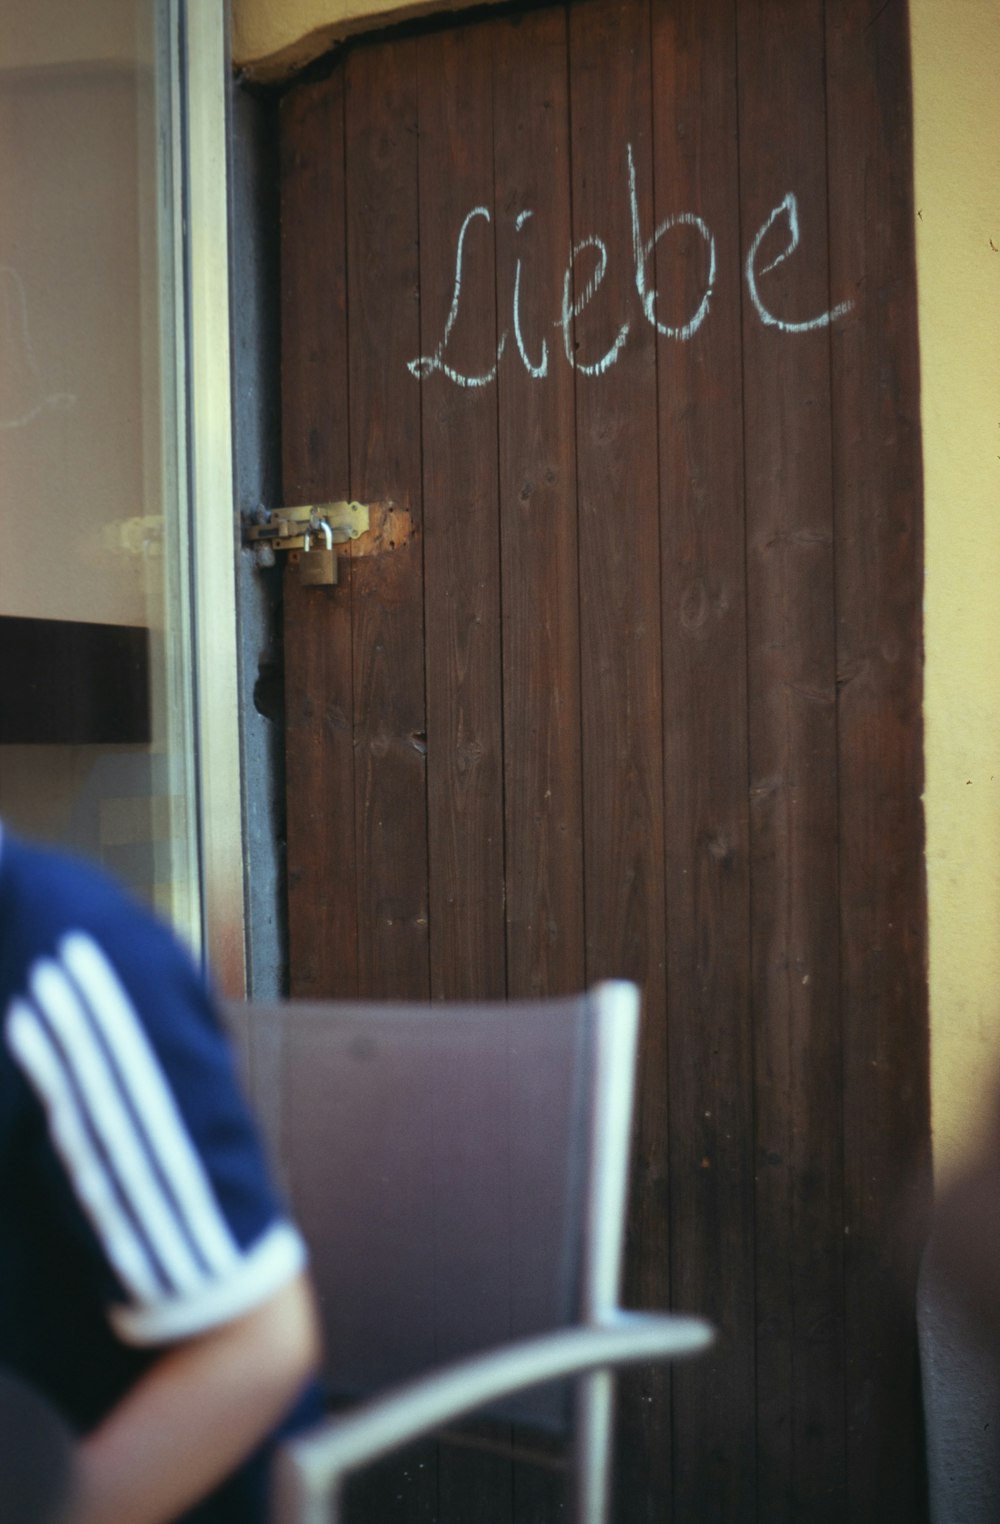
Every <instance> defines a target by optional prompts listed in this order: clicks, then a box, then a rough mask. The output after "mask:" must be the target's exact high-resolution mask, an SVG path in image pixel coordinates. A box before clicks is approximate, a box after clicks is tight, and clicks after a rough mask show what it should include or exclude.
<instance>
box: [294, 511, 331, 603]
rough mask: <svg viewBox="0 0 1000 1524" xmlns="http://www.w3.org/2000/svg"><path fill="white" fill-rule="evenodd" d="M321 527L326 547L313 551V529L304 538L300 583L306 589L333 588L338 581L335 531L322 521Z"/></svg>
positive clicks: (308, 530) (300, 564)
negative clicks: (334, 540)
mask: <svg viewBox="0 0 1000 1524" xmlns="http://www.w3.org/2000/svg"><path fill="white" fill-rule="evenodd" d="M319 527H320V531H321V533H322V535H323V538H324V539H325V541H326V544H325V545H321V546H318V547H317V548H316V549H315V550H313V548H312V544H311V541H312V530H311V529H307V530H306V532H305V534H304V535H303V537H302V556H301V559H300V561H299V581H300V582H301V583H302V584H303V586H305V587H333V585H334V583H335V582H336V581H337V552H336V551H335V550H334V548H333V530H332V529H331V528H330V526H329V524H327V523H326V522H324V521H322V520H321V521H320V526H319Z"/></svg>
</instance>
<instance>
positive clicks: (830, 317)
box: [0, 143, 854, 423]
mask: <svg viewBox="0 0 1000 1524" xmlns="http://www.w3.org/2000/svg"><path fill="white" fill-rule="evenodd" d="M625 147H626V172H627V176H628V201H629V215H630V220H631V233H632V262H633V267H634V272H635V289H636V291H637V292H638V295H639V302H640V304H641V306H642V311H643V314H644V316H645V317H646V320H647V321H648V322H649V323H650V324H651V325H652V326H653V327H654V328H655V329H656V331H657V333H659V334H662V335H663V336H664V337H665V338H669V339H677V340H679V341H681V342H686V341H688V340H690V339H692V338H694V336H695V334H696V333H697V332H698V330H699V328H700V327H701V326H702V324H703V323H704V322H705V319H706V318H707V317H708V314H709V308H710V306H711V303H712V298H713V295H714V292H715V279H716V272H717V259H716V244H715V236H714V234H713V233H712V230H711V228H710V227H709V226H708V224H707V223H706V222H705V220H704V219H703V218H702V217H699V216H698V214H697V213H696V212H673V213H671V215H670V216H669V217H665V218H664V219H663V220H662V222H659V223H658V224H657V225H656V228H655V230H654V232H653V235H652V237H651V238H644V237H643V231H642V219H641V217H640V214H639V195H638V189H637V184H636V170H635V157H634V155H633V152H632V144H631V143H627V144H626V145H625ZM534 215H535V213H534V210H531V209H525V210H522V211H520V212H518V214H517V217H516V219H515V223H514V227H515V230H516V231H517V232H518V233H519V232H520V231H521V229H522V228H523V227H524V226H525V224H526V223H527V222H528V221H529V220H530V219H531V218H532V217H534ZM782 217H784V218H785V219H786V220H787V227H788V237H787V242H786V244H785V247H784V248H783V249H781V250H780V252H779V253H777V254H776V255H775V256H774V258H773V259H772V260H771V261H770V263H769V264H766V265H764V266H763V268H762V269H758V268H757V259H758V255H759V254H760V248H761V245H762V243H763V242H764V239H765V238H766V237H767V235H768V233H769V232H770V231H771V229H772V228H773V227H774V226H775V224H776V223H777V222H778V220H779V219H780V218H782ZM477 218H482V219H483V220H484V221H485V222H487V223H488V222H490V221H491V220H492V219H491V217H490V213H489V210H488V209H487V208H486V207H485V206H474V207H473V208H472V211H471V212H469V214H468V215H467V217H466V218H465V220H464V222H463V223H462V226H461V228H460V229H459V233H458V242H457V244H456V247H455V276H454V281H453V284H452V293H451V304H450V306H449V309H448V316H447V318H446V320H445V325H444V332H443V333H442V335H441V341H440V343H439V344H438V346H437V348H436V349H435V351H434V353H433V354H429V355H420V356H419V357H418V358H417V359H416V360H409V361H407V368H408V370H409V371H410V374H411V375H413V376H415V377H416V378H417V380H418V381H423V380H425V379H426V378H427V377H428V376H430V375H432V374H433V373H434V372H435V371H440V372H441V374H442V375H443V376H446V377H447V378H448V380H449V381H452V382H454V384H455V385H456V386H464V387H479V386H488V385H489V384H490V383H491V382H492V381H495V380H496V376H497V371H498V369H499V366H500V361H501V359H502V357H503V353H504V348H505V346H506V343H507V330H506V329H505V330H504V332H503V333H502V334H501V335H500V341H499V343H498V344H497V347H496V358H495V360H494V362H493V364H492V365H491V366H490V368H489V370H487V371H484V372H483V373H482V374H481V375H465V374H464V373H463V372H462V371H460V370H457V369H456V368H455V367H454V366H453V365H450V364H449V363H448V361H447V360H446V358H445V352H446V350H447V348H448V343H449V341H450V339H451V335H452V331H453V329H454V327H455V323H456V321H457V319H458V313H459V307H460V305H461V301H462V275H463V261H464V258H465V240H466V236H467V234H468V232H469V228H470V225H471V224H472V222H473V221H475V220H476V219H477ZM681 227H691V228H694V229H695V231H696V232H697V233H698V234H699V235H700V236H701V238H702V239H703V240H704V242H705V244H706V246H707V253H708V270H707V274H706V277H705V287H704V291H703V292H702V296H701V300H700V301H699V303H698V306H697V307H696V308H695V310H694V312H693V313H692V314H691V316H690V317H689V318H688V320H687V322H685V323H667V322H664V321H663V320H662V318H660V317H659V316H658V315H657V302H658V301H659V292H658V290H657V289H656V287H655V286H653V285H652V284H651V282H650V259H651V258H652V256H653V255H654V253H655V251H656V248H657V245H658V244H659V243H660V240H661V239H663V238H664V237H665V236H666V235H667V233H669V232H670V231H671V230H672V229H673V228H681ZM800 242H801V234H800V230H799V204H798V200H797V198H796V196H795V194H794V192H792V191H789V192H788V194H787V195H786V196H785V197H784V198H783V199H782V200H781V201H779V203H778V205H777V206H776V207H774V209H773V210H772V211H771V212H770V213H769V214H768V217H767V219H766V221H765V222H764V224H763V226H762V227H761V228H760V229H759V231H758V232H757V234H756V236H755V237H754V240H753V242H752V244H751V245H750V250H749V252H748V254H747V257H746V263H745V266H744V272H745V275H746V283H747V290H748V291H749V294H750V300H751V303H752V305H753V307H754V310H755V311H756V313H757V316H758V317H759V318H760V321H761V322H762V323H763V324H764V325H765V326H766V327H769V328H777V329H778V330H779V331H780V332H782V333H810V332H811V331H812V330H814V329H817V328H826V327H828V326H829V324H830V323H833V322H836V320H837V319H838V318H842V317H843V316H844V315H845V313H848V312H850V311H851V309H852V307H853V306H854V303H853V302H850V301H847V302H839V303H838V304H837V306H835V307H831V308H830V309H829V311H827V312H821V313H820V314H819V315H818V316H817V317H811V318H806V319H804V320H802V321H793V320H791V319H788V318H779V317H778V316H777V315H776V314H775V313H774V312H772V311H771V310H770V308H769V307H767V306H765V304H764V301H763V298H762V297H761V294H760V289H759V286H758V282H759V280H760V277H761V276H763V275H767V274H768V273H769V271H771V270H774V269H776V268H777V266H778V265H780V264H781V263H782V261H783V260H786V259H788V258H789V257H790V255H792V254H794V253H795V251H796V250H797V249H798V247H799V244H800ZM590 249H592V250H594V252H595V254H596V256H597V258H596V262H595V264H594V268H593V271H592V273H591V275H590V278H589V280H588V281H587V282H586V285H585V286H584V287H583V290H582V292H581V293H580V294H579V295H577V296H576V297H575V298H574V296H573V290H574V277H575V275H576V271H577V266H578V263H579V261H580V260H581V259H582V257H583V256H584V255H585V254H586V253H587V251H588V250H590ZM523 268H524V267H523V262H522V260H521V257H520V255H518V257H517V259H516V261H515V264H514V290H513V299H512V306H511V311H512V318H513V328H514V341H515V344H516V346H517V352H518V354H519V355H520V357H521V362H522V364H523V365H524V368H525V370H526V371H527V372H528V375H529V376H531V377H532V378H533V379H534V380H536V381H540V380H542V379H543V378H544V377H545V376H547V375H548V373H549V344H548V341H547V340H546V339H545V338H544V337H543V338H542V340H541V352H540V355H539V358H538V360H537V361H535V360H533V359H532V358H531V356H530V355H529V353H528V349H527V346H526V344H525V338H524V330H523V327H522V323H521V290H522V276H523ZM607 271H608V246H607V244H606V243H605V242H604V239H603V238H600V237H599V236H598V235H597V234H596V233H589V234H588V235H587V236H586V237H584V238H580V239H578V240H577V242H576V243H574V244H573V245H572V247H571V248H570V252H569V263H568V264H567V266H566V269H565V272H564V275H563V286H562V305H561V309H560V313H559V316H558V317H557V318H556V319H555V323H554V327H556V328H561V329H562V338H563V350H564V351H565V355H566V360H567V362H568V364H569V365H570V366H572V367H573V369H574V370H578V371H579V372H580V374H581V375H583V376H603V375H605V374H606V372H607V371H609V370H610V369H611V367H612V366H613V365H614V364H615V363H616V362H617V360H618V358H619V356H620V354H621V352H622V349H623V347H624V345H625V342H626V340H627V339H628V336H629V333H630V331H631V325H630V323H629V321H628V319H626V320H625V322H623V323H622V325H621V327H620V328H619V330H618V333H617V335H616V337H615V340H614V342H613V344H612V345H611V347H610V349H608V350H606V351H605V353H604V354H603V355H602V356H601V357H600V359H598V360H589V361H586V360H581V359H579V358H578V354H579V349H580V339H579V336H578V332H577V329H578V326H579V324H578V319H579V318H580V317H581V316H582V314H583V312H584V311H585V309H586V308H587V307H588V305H589V304H590V303H591V302H592V301H593V300H594V297H595V296H596V295H597V292H598V291H599V289H600V287H601V285H602V283H603V281H604V278H605V276H606V275H607ZM0 423H2V420H0Z"/></svg>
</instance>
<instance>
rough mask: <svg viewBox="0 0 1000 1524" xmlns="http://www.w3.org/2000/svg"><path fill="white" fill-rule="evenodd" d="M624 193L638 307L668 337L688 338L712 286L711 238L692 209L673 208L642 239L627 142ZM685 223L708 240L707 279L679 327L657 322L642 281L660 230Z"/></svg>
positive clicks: (705, 312) (704, 312)
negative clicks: (688, 316) (696, 302)
mask: <svg viewBox="0 0 1000 1524" xmlns="http://www.w3.org/2000/svg"><path fill="white" fill-rule="evenodd" d="M628 195H629V207H630V210H631V213H632V257H633V259H634V261H635V289H636V290H637V291H638V293H639V300H640V301H641V302H642V310H643V312H644V313H645V314H646V317H647V318H648V319H649V321H650V322H651V323H652V325H653V327H654V328H655V329H656V331H657V333H662V334H664V335H665V337H666V338H668V339H690V338H693V337H694V335H695V334H696V333H697V332H698V329H699V328H700V327H701V325H702V323H703V322H704V321H705V319H706V318H707V316H708V304H709V302H710V300H711V297H712V290H713V288H714V286H715V239H714V238H713V236H712V233H711V231H710V229H709V227H708V225H707V223H705V222H704V221H703V220H702V218H701V217H699V216H697V215H696V213H694V212H675V213H674V214H673V216H671V217H667V218H665V219H664V221H663V222H661V223H660V224H659V226H658V227H657V229H656V232H655V233H654V234H653V236H652V238H650V239H648V240H647V241H646V242H645V243H644V242H643V238H642V231H641V228H640V223H639V198H638V195H637V194H636V185H635V160H634V159H633V157H632V144H631V143H629V144H628ZM685 225H686V226H688V227H692V228H697V229H698V232H699V233H700V234H701V236H702V238H704V240H705V242H706V243H707V244H708V280H707V281H706V283H705V294H704V296H703V297H702V299H701V302H700V303H699V305H698V309H697V311H696V312H695V314H694V317H692V318H691V319H690V320H689V321H688V322H686V323H684V324H683V325H682V326H681V327H679V328H678V327H675V326H674V325H673V324H672V323H661V322H660V321H659V319H658V318H657V316H656V310H655V309H656V296H657V293H656V289H655V287H654V288H653V289H652V290H651V289H650V288H649V286H648V285H647V282H646V266H647V264H648V262H649V256H650V255H651V254H652V252H653V250H654V249H655V248H656V245H657V244H658V243H659V241H660V239H661V238H662V237H663V235H664V233H669V231H670V229H671V228H675V227H682V226H685Z"/></svg>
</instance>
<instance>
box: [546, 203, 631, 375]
mask: <svg viewBox="0 0 1000 1524" xmlns="http://www.w3.org/2000/svg"><path fill="white" fill-rule="evenodd" d="M584 249H596V250H597V268H596V270H595V271H594V273H593V275H592V276H591V277H590V280H589V281H588V283H587V285H586V286H585V287H584V292H583V295H582V296H578V297H577V299H576V301H575V302H574V301H571V300H570V296H571V292H572V289H573V266H574V265H575V264H576V261H577V259H578V258H579V256H580V255H581V254H582V253H583V251H584ZM607 268H608V251H607V247H606V246H605V244H604V241H603V239H601V238H598V237H597V234H596V233H591V234H590V236H589V238H581V239H580V242H579V243H576V244H574V245H573V247H572V248H571V249H570V251H569V264H568V265H567V266H566V274H565V275H564V276H563V299H562V316H561V317H560V319H559V326H560V327H561V328H562V331H563V348H564V349H565V351H566V358H567V360H568V361H569V363H570V364H571V365H572V366H574V367H575V369H576V370H578V371H580V373H581V374H582V375H584V376H603V374H604V372H605V371H606V370H610V369H611V367H612V365H614V363H615V361H616V360H617V358H618V356H619V354H620V353H621V347H622V345H623V344H624V342H625V340H626V339H627V338H628V330H629V325H628V323H623V324H622V326H621V328H620V329H619V330H618V337H617V338H616V339H615V342H614V343H613V344H612V346H611V348H610V349H609V350H608V351H607V353H606V354H604V355H602V356H601V358H600V359H599V360H595V361H594V362H593V363H592V364H590V365H584V364H583V363H582V361H580V360H578V359H577V358H576V352H575V350H574V348H573V323H574V322H575V320H576V319H577V318H578V317H579V316H580V313H581V312H582V311H583V309H584V307H586V305H587V303H588V302H590V301H592V300H593V298H594V297H595V296H596V295H597V291H598V288H599V286H600V284H601V282H602V280H603V279H604V276H605V274H606V273H607Z"/></svg>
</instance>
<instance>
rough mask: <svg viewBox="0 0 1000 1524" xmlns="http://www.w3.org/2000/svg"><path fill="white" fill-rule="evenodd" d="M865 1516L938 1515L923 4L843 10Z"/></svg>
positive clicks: (849, 744)
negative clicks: (925, 1410) (932, 1361)
mask: <svg viewBox="0 0 1000 1524" xmlns="http://www.w3.org/2000/svg"><path fill="white" fill-rule="evenodd" d="M826 47H827V99H828V102H829V107H828V112H829V125H828V141H829V145H830V146H829V154H830V271H831V283H832V287H833V289H834V291H835V292H837V293H840V292H846V293H847V295H848V296H849V297H850V298H851V299H852V300H853V301H854V303H855V309H854V312H853V313H852V315H851V320H850V321H848V322H845V323H843V324H842V325H838V327H837V328H836V329H835V331H834V332H833V334H832V355H833V395H832V420H833V469H834V492H835V498H836V526H835V535H836V546H837V559H838V567H839V568H840V571H839V575H838V582H837V681H838V741H839V756H840V760H839V803H840V819H841V840H840V885H839V900H838V903H839V909H840V922H841V943H842V957H841V991H842V993H841V999H842V1003H843V1012H844V1049H845V1054H846V1056H847V1059H848V1062H846V1063H845V1065H844V1080H843V1084H844V1090H843V1106H844V1137H845V1165H846V1168H845V1193H846V1222H845V1233H846V1236H845V1240H844V1242H845V1271H846V1307H845V1320H846V1321H845V1332H846V1348H847V1371H848V1390H847V1395H848V1402H847V1424H848V1429H847V1444H848V1451H847V1507H846V1516H848V1517H852V1518H875V1517H877V1518H880V1519H884V1520H886V1521H887V1524H889V1521H892V1524H903V1521H904V1520H906V1521H909V1520H915V1521H917V1524H919V1521H920V1520H921V1519H924V1518H926V1516H927V1498H926V1485H925V1477H924V1468H923V1440H922V1419H921V1404H920V1391H919V1371H918V1365H917V1344H916V1328H915V1312H914V1308H915V1300H916V1276H917V1268H918V1262H919V1254H920V1248H921V1243H922V1240H923V1235H924V1231H925V1229H926V1223H927V1215H928V1207H929V1200H930V1186H931V1181H930V1146H929V1145H930V1138H929V1130H928V1115H929V1077H928V1059H929V1054H928V1032H927V990H926V960H927V927H926V908H925V885H924V868H923V817H922V810H921V792H922V787H923V767H922V727H921V650H922V629H921V589H922V566H923V544H922V512H921V508H922V489H921V457H920V427H919V365H918V355H917V329H916V280H915V259H914V246H913V237H914V234H913V230H914V226H915V223H914V215H913V214H914V207H913V182H912V127H911V108H910V85H909V59H908V34H907V18H906V8H905V6H888V7H882V8H880V9H878V10H876V11H875V12H872V9H871V7H869V6H867V5H864V4H858V3H856V0H836V3H834V4H830V5H828V7H827V36H826Z"/></svg>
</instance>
